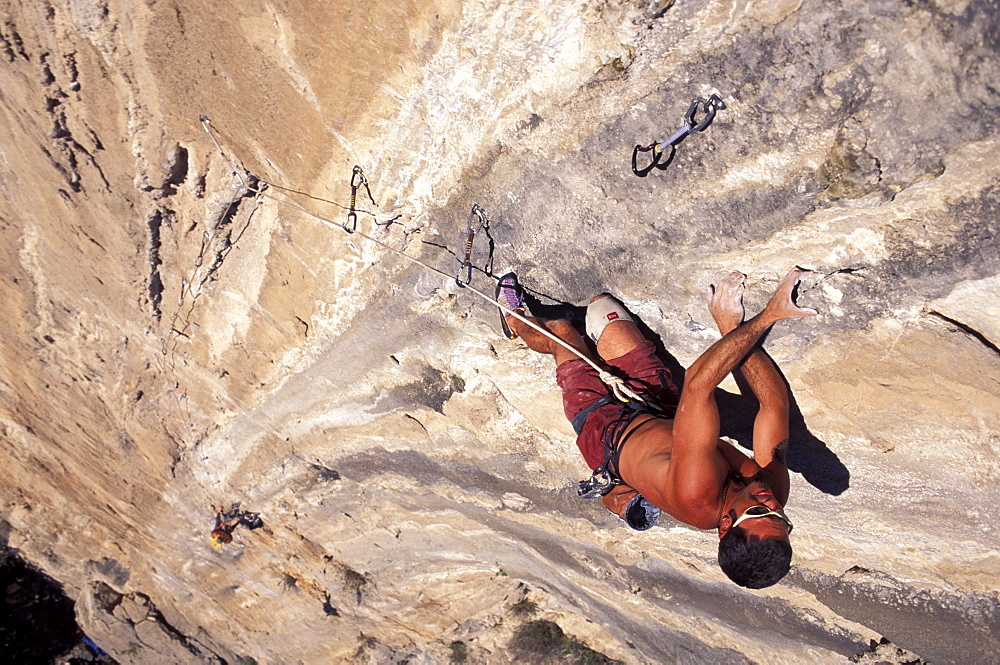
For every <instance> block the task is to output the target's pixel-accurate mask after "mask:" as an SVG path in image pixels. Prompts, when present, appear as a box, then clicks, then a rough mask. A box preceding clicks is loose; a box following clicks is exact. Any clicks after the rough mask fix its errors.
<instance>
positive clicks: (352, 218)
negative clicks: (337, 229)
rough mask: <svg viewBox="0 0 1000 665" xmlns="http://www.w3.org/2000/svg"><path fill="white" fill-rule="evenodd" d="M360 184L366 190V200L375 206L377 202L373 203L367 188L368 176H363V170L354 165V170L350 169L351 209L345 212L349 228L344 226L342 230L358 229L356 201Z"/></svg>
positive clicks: (353, 230) (352, 230)
mask: <svg viewBox="0 0 1000 665" xmlns="http://www.w3.org/2000/svg"><path fill="white" fill-rule="evenodd" d="M361 185H364V186H365V191H366V192H368V200H369V201H371V202H372V205H373V206H375V207H376V208H377V207H378V204H377V203H375V198H374V197H373V196H372V190H371V189H369V188H368V178H366V177H365V172H364V171H362V170H361V167H360V166H358V165H355V166H354V170H353V171H351V209H350V210H349V211H348V212H347V224H350V228H347V226H346V225H345V226H344V230H345V231H347V232H348V233H354V232H355V231H357V230H358V213H357V211H356V203H357V198H358V188H360V187H361Z"/></svg>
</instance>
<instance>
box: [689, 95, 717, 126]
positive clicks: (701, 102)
mask: <svg viewBox="0 0 1000 665" xmlns="http://www.w3.org/2000/svg"><path fill="white" fill-rule="evenodd" d="M699 106H704V107H705V117H704V118H702V119H701V121H700V122H695V114H696V113H697V112H698V107H699ZM724 108H726V103H725V102H724V101H722V97H719V96H718V95H712V96H710V97H709V98H708V99H707V100H705V99H702V98H701V97H695V99H694V101H692V102H691V106H690V107H688V111H687V114H685V116H684V118H685V119H686V120H687V123H688V124H689V125H691V131H692V132H703V131H705V130H706V129H707V128H708V126H709V125H711V124H712V121H713V120H715V110H716V109H719V110H722V109H724Z"/></svg>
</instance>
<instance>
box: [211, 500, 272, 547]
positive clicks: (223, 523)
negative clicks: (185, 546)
mask: <svg viewBox="0 0 1000 665" xmlns="http://www.w3.org/2000/svg"><path fill="white" fill-rule="evenodd" d="M240 525H243V526H245V527H246V528H248V529H250V530H251V531H253V530H254V529H259V528H261V527H262V526H264V521H263V520H261V519H260V513H251V512H248V511H246V510H241V509H240V504H239V503H234V504H233V505H232V506H230V507H229V510H226V509H225V507H223V506H215V528H214V529H213V530H212V545H213V546H214V547H222V546H223V545H225V544H227V543H231V542H233V530H234V529H235V528H236V527H238V526H240Z"/></svg>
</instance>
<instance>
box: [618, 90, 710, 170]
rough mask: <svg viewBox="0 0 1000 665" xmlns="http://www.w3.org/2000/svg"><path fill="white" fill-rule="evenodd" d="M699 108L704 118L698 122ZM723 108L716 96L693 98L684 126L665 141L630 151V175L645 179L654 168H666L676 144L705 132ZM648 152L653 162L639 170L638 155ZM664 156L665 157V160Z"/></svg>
mask: <svg viewBox="0 0 1000 665" xmlns="http://www.w3.org/2000/svg"><path fill="white" fill-rule="evenodd" d="M699 108H703V109H704V113H705V116H704V117H703V118H701V119H700V120H699V119H698V118H697V115H698V110H699ZM724 108H726V103H725V102H724V101H722V98H721V97H719V96H718V95H712V96H711V97H709V98H708V99H707V100H706V99H702V98H701V97H695V98H694V100H693V101H692V102H691V106H689V107H688V110H687V113H685V114H684V124H683V125H682V126H681V128H680V129H678V130H677V131H676V132H674V133H673V134H671V135H670V138H668V139H667V140H666V141H654V142H653V143H650V144H649V145H647V146H640V145H637V146H636V147H635V148H634V149H633V150H632V173H634V174H636V175H637V176H639V177H640V178H645V177H646V176H647V175H649V172H650V171H652V170H653V168H654V167H655V168H658V169H665V168H667V166H668V165H669V164H670V162H672V161H673V159H674V154H675V153H676V152H677V144H679V143H680V142H681V141H683V140H684V138H685V137H686V136H687V135H688V134H692V133H694V132H703V131H705V129H707V128H708V126H709V125H711V124H712V121H713V120H715V112H716V110H722V109H724ZM668 149H669V154H668ZM650 151H652V153H653V160H652V161H651V162H650V164H649V165H648V166H646V167H645V168H642V169H640V168H639V166H638V164H637V157H638V155H639V153H640V152H650ZM664 155H666V156H667V157H666V159H665V160H664V157H663V156H664Z"/></svg>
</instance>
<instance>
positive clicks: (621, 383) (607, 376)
mask: <svg viewBox="0 0 1000 665" xmlns="http://www.w3.org/2000/svg"><path fill="white" fill-rule="evenodd" d="M199 121H200V122H201V123H202V126H203V127H204V129H205V132H206V133H207V134H208V135H209V136H210V137H211V138H212V142H213V143H214V144H215V147H216V148H217V149H218V150H219V153H220V154H221V155H222V158H223V159H224V160H225V161H226V164H227V165H228V166H229V168H230V170H231V171H232V173H233V175H234V176H235V177H236V179H237V180H239V182H240V189H245V190H246V191H248V192H253V193H254V194H256V195H257V197H258V198H266V199H270V200H272V201H274V202H276V203H279V204H281V205H284V206H287V207H289V208H292V209H294V210H298V211H299V212H301V213H303V214H305V215H308V216H309V217H312V218H314V219H316V220H319V221H321V222H323V223H325V224H329V225H330V226H334V227H337V228H339V229H341V230H342V231H345V232H347V233H349V234H351V235H358V236H361V237H362V238H364V239H365V240H368V241H370V242H373V243H375V244H376V245H378V246H380V247H382V248H384V249H387V250H389V251H390V252H393V253H395V254H398V255H400V256H402V257H403V258H405V259H407V260H409V261H411V262H413V263H415V264H417V265H419V266H422V267H424V268H426V269H427V270H430V271H431V272H435V273H437V274H439V275H442V276H443V277H446V278H448V279H454V275H449V274H448V273H446V272H444V271H443V270H440V269H438V268H435V267H434V266H432V265H430V264H429V263H426V262H425V261H421V260H420V259H418V258H416V257H414V256H410V255H409V254H407V253H405V252H404V251H402V250H400V249H396V248H395V247H393V246H391V245H389V244H388V243H385V242H382V241H381V240H379V239H378V238H374V237H372V236H370V235H368V234H367V233H364V232H363V231H358V230H356V229H349V228H348V227H347V225H346V224H344V223H342V222H338V221H335V220H332V219H330V218H328V217H324V216H323V215H319V214H317V213H315V212H313V211H311V210H308V209H306V208H303V207H302V206H300V205H298V204H297V203H293V202H292V201H289V200H287V199H283V198H279V197H277V196H273V195H271V194H268V193H267V192H266V191H264V190H263V189H261V188H258V187H254V186H253V185H251V184H250V183H249V182H247V181H246V180H245V179H244V178H243V176H241V175H240V173H239V171H237V170H236V168H234V167H233V164H232V162H230V161H229V158H228V157H227V156H226V153H225V152H224V151H223V150H222V146H221V145H220V144H219V141H218V140H217V139H216V138H215V134H214V133H213V132H212V130H211V129H210V127H209V125H210V121H209V119H208V117H207V116H205V115H204V114H202V115H201V116H199ZM246 173H247V175H251V174H250V173H249V172H246ZM257 182H261V183H264V184H265V185H267V184H268V183H267V181H265V180H261V179H258V180H257ZM352 186H353V179H352ZM369 195H370V194H369ZM351 212H352V213H353V206H352V209H351ZM459 285H460V286H461V287H462V288H464V289H468V290H469V291H471V292H472V293H474V294H476V295H477V296H479V297H480V298H482V299H483V300H485V301H487V302H489V303H492V304H493V305H495V306H497V307H499V308H500V310H501V311H503V310H506V312H507V314H508V315H509V316H513V317H514V318H516V319H518V320H519V321H521V322H523V323H525V324H527V325H528V326H530V327H531V328H533V329H534V330H537V331H538V332H540V333H541V334H543V335H545V336H546V337H548V338H549V339H551V340H552V341H554V342H556V343H557V344H560V345H562V346H563V347H565V348H566V349H567V350H569V351H571V352H572V353H574V354H575V355H576V356H577V357H578V358H580V360H583V361H584V362H586V363H587V364H588V365H590V366H591V367H592V368H594V371H596V372H597V376H598V377H599V378H600V380H601V381H602V382H603V383H604V384H605V385H607V386H608V387H609V388H610V389H611V392H612V393H614V396H615V398H616V399H617V400H618V401H620V402H629V401H632V400H635V401H637V402H643V403H645V400H643V399H642V397H640V396H639V395H638V394H637V393H636V392H635V391H633V390H632V389H631V388H629V387H628V385H627V384H626V383H625V380H624V379H622V378H620V377H617V376H615V375H614V374H611V373H610V372H608V371H607V370H605V369H603V368H602V367H600V366H599V365H598V364H597V363H595V362H594V361H593V360H591V359H590V358H588V357H587V356H585V355H584V354H583V353H581V352H580V350H579V349H577V348H576V347H574V346H573V345H571V344H569V343H568V342H566V341H565V340H562V339H560V338H559V337H557V336H556V335H553V334H552V333H551V332H549V331H548V330H546V329H544V328H543V327H541V326H539V325H538V324H536V323H534V322H532V321H530V320H528V318H526V317H525V316H523V315H522V314H521V313H520V312H517V311H515V310H514V309H513V308H511V307H509V306H508V305H507V304H506V303H503V302H500V301H499V300H496V299H494V298H492V297H490V296H488V295H487V294H485V293H483V292H482V291H480V290H478V289H476V288H474V287H473V286H471V285H470V284H461V283H460V284H459Z"/></svg>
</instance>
